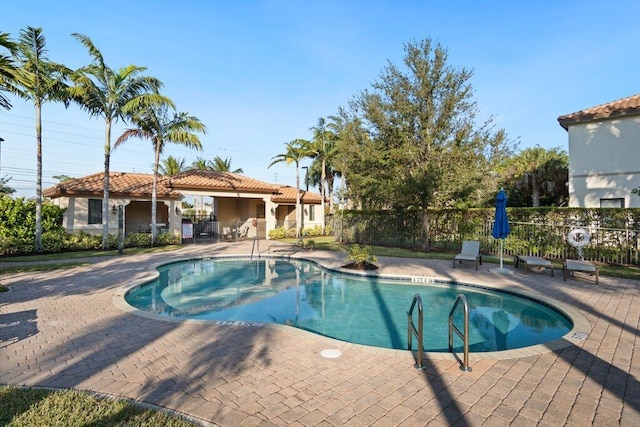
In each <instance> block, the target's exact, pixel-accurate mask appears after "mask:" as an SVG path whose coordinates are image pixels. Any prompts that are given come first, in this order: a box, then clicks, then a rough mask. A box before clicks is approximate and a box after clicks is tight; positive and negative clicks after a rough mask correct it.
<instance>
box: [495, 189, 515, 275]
mask: <svg viewBox="0 0 640 427" xmlns="http://www.w3.org/2000/svg"><path fill="white" fill-rule="evenodd" d="M510 232H511V229H510V228H509V218H508V217H507V193H505V191H504V190H500V192H499V193H498V195H497V196H496V217H495V220H494V221H493V231H492V232H491V235H492V236H493V238H494V239H500V269H501V270H502V249H503V245H504V238H505V237H507V236H508V235H509V233H510Z"/></svg>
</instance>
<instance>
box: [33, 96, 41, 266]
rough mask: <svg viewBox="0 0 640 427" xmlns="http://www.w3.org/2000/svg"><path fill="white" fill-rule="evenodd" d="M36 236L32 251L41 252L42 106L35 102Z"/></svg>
mask: <svg viewBox="0 0 640 427" xmlns="http://www.w3.org/2000/svg"><path fill="white" fill-rule="evenodd" d="M35 105H36V235H35V242H34V249H35V252H36V253H37V254H39V253H41V252H42V116H41V112H42V105H41V104H40V101H39V100H36V102H35Z"/></svg>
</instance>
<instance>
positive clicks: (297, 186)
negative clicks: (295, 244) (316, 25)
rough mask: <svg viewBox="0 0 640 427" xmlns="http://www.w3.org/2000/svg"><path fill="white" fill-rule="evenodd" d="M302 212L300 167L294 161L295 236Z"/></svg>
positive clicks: (298, 233) (298, 231)
mask: <svg viewBox="0 0 640 427" xmlns="http://www.w3.org/2000/svg"><path fill="white" fill-rule="evenodd" d="M301 223H302V212H301V211H300V167H299V165H298V163H296V237H300V224H301Z"/></svg>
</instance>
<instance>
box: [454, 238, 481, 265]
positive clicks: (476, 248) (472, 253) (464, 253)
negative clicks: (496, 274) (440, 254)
mask: <svg viewBox="0 0 640 427" xmlns="http://www.w3.org/2000/svg"><path fill="white" fill-rule="evenodd" d="M456 261H458V262H459V263H460V264H462V261H474V262H475V263H476V270H478V264H480V265H482V255H480V242H479V241H477V240H465V241H463V242H462V249H461V250H460V253H459V254H457V255H456V256H454V257H453V268H456Z"/></svg>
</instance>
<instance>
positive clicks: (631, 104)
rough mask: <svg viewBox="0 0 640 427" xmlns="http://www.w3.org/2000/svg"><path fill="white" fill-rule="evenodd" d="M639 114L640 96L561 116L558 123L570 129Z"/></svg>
mask: <svg viewBox="0 0 640 427" xmlns="http://www.w3.org/2000/svg"><path fill="white" fill-rule="evenodd" d="M637 114H640V94H637V95H632V96H629V97H627V98H622V99H618V100H617V101H612V102H607V103H606V104H602V105H597V106H595V107H591V108H587V109H585V110H581V111H577V112H575V113H571V114H566V115H564V116H560V117H558V122H559V123H560V126H562V127H563V128H565V129H568V128H569V125H573V124H576V123H587V122H591V121H594V120H601V119H613V118H616V117H621V116H633V115H637Z"/></svg>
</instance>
